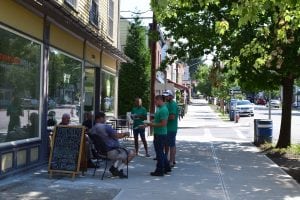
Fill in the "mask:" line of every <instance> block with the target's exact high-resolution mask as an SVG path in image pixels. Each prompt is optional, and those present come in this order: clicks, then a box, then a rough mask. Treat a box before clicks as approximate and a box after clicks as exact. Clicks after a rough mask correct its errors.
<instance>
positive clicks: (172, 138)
mask: <svg viewBox="0 0 300 200" xmlns="http://www.w3.org/2000/svg"><path fill="white" fill-rule="evenodd" d="M163 96H164V97H165V100H166V102H167V103H166V106H167V108H168V111H169V118H168V126H167V129H168V134H167V145H166V147H165V153H166V155H167V156H168V155H169V153H170V156H169V158H170V160H169V162H170V166H171V167H174V165H175V155H176V134H177V129H178V105H177V103H176V102H175V101H174V100H173V99H174V94H173V92H172V91H171V90H167V91H166V92H164V93H163Z"/></svg>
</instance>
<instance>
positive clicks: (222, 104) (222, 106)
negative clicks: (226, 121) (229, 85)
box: [220, 98, 224, 114]
mask: <svg viewBox="0 0 300 200" xmlns="http://www.w3.org/2000/svg"><path fill="white" fill-rule="evenodd" d="M220 111H221V113H222V114H224V99H223V98H222V99H221V100H220Z"/></svg>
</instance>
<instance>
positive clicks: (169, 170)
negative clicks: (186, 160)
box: [164, 167, 172, 174]
mask: <svg viewBox="0 0 300 200" xmlns="http://www.w3.org/2000/svg"><path fill="white" fill-rule="evenodd" d="M171 171H172V169H171V167H168V168H166V169H165V170H164V172H165V174H167V173H169V172H171Z"/></svg>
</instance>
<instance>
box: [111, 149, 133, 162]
mask: <svg viewBox="0 0 300 200" xmlns="http://www.w3.org/2000/svg"><path fill="white" fill-rule="evenodd" d="M132 154H133V151H132V150H128V149H127V152H126V150H125V149H113V150H111V151H109V152H107V157H108V158H109V159H111V160H123V161H126V160H127V156H130V155H132Z"/></svg>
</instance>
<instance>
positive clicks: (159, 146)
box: [146, 95, 172, 176]
mask: <svg viewBox="0 0 300 200" xmlns="http://www.w3.org/2000/svg"><path fill="white" fill-rule="evenodd" d="M155 104H156V106H157V108H156V112H155V114H154V120H153V122H150V123H146V125H148V126H151V127H153V128H154V140H153V143H154V149H155V153H156V158H157V162H156V169H155V171H154V172H151V173H150V175H151V176H164V174H166V173H168V172H171V171H172V170H171V167H170V165H169V162H168V159H167V156H166V154H165V153H164V147H165V145H166V144H167V123H168V117H169V111H168V108H167V107H166V105H165V103H164V100H163V96H162V95H157V96H156V97H155Z"/></svg>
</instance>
